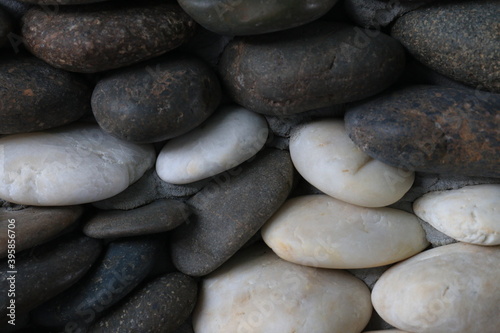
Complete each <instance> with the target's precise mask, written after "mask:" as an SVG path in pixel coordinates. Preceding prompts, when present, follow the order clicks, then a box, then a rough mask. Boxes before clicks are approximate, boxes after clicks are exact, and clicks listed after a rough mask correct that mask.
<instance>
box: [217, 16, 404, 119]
mask: <svg viewBox="0 0 500 333" xmlns="http://www.w3.org/2000/svg"><path fill="white" fill-rule="evenodd" d="M372 34H373V32H372V31H370V30H364V29H360V28H359V27H354V26H350V25H346V24H341V23H329V22H322V21H317V22H314V23H312V24H308V25H306V26H303V27H299V28H295V29H290V30H286V31H282V32H277V33H272V34H265V35H261V36H252V37H241V38H235V39H233V40H232V41H231V42H230V43H229V44H228V46H227V47H226V49H225V50H224V52H223V54H222V57H221V60H220V62H219V72H220V76H221V79H222V81H223V83H224V85H225V88H226V91H227V93H228V95H229V96H230V97H231V98H232V99H233V100H234V101H235V102H236V103H238V104H240V105H242V106H244V107H246V108H247V109H249V110H251V111H255V112H259V113H263V114H267V115H280V116H286V115H290V114H294V113H299V112H304V111H309V110H313V109H318V108H322V107H327V106H332V105H334V104H342V103H347V102H352V101H356V100H360V99H363V98H366V97H368V96H372V95H374V94H377V93H379V92H380V91H382V90H384V89H385V88H387V87H388V86H390V85H391V84H392V83H393V82H394V81H395V80H396V79H397V77H398V75H399V74H400V73H401V72H402V70H403V68H404V62H405V55H404V49H403V48H402V46H401V45H400V44H399V43H398V42H397V41H396V40H394V39H393V38H390V37H389V36H387V35H385V34H383V33H380V32H377V33H376V35H375V36H372Z"/></svg>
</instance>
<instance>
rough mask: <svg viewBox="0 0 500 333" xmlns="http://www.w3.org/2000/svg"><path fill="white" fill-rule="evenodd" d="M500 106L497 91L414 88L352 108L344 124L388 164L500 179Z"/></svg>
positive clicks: (363, 146) (358, 142) (368, 150)
mask: <svg viewBox="0 0 500 333" xmlns="http://www.w3.org/2000/svg"><path fill="white" fill-rule="evenodd" d="M483 97H485V98H483ZM499 105H500V95H496V94H487V95H484V94H483V93H481V94H480V95H479V97H478V96H476V95H475V94H471V93H470V91H469V90H461V89H453V88H445V87H437V86H411V87H407V88H404V89H401V90H398V91H396V92H393V93H388V94H385V95H382V96H379V97H377V98H375V99H373V100H370V101H367V102H365V103H362V104H360V105H357V106H354V107H352V108H350V109H348V111H347V113H346V115H345V125H346V130H347V133H348V134H349V137H350V138H351V139H352V140H353V141H354V143H356V145H358V146H359V147H360V148H361V149H362V150H363V151H364V152H365V153H367V154H368V155H370V156H372V157H373V158H376V159H378V160H380V161H382V162H384V163H387V164H389V165H393V166H395V167H401V168H405V169H408V170H416V171H421V172H429V173H443V174H461V175H467V176H480V177H500V169H499V168H498V165H500V155H499V154H498V151H499V149H500V133H499V131H498V127H499V126H500V118H499V117H498V107H499Z"/></svg>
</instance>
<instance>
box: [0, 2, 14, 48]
mask: <svg viewBox="0 0 500 333" xmlns="http://www.w3.org/2000/svg"><path fill="white" fill-rule="evenodd" d="M11 31H12V20H11V18H10V16H9V14H8V13H7V12H6V11H5V10H3V9H2V8H1V7H0V46H2V45H3V44H5V43H6V42H7V40H8V35H9V33H10V32H11Z"/></svg>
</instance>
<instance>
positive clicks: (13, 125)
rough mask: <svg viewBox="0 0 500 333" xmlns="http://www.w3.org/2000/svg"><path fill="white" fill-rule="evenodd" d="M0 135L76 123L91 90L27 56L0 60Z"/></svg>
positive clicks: (86, 108) (87, 104)
mask: <svg viewBox="0 0 500 333" xmlns="http://www.w3.org/2000/svg"><path fill="white" fill-rule="evenodd" d="M0 87H1V89H0V117H1V118H2V122H1V123H0V134H13V133H26V132H33V131H38V130H44V129H48V128H52V127H57V126H61V125H65V124H68V123H71V122H73V121H76V120H78V119H79V118H80V117H82V116H83V115H84V114H85V113H86V112H88V111H90V96H91V94H92V90H91V88H90V86H89V85H88V84H87V83H86V82H85V80H84V79H83V78H81V77H79V76H77V75H76V74H72V73H68V72H65V71H63V70H60V69H57V68H53V67H51V66H49V65H47V64H46V63H45V62H43V61H41V60H39V59H37V58H35V57H27V56H19V55H14V56H12V57H2V58H0Z"/></svg>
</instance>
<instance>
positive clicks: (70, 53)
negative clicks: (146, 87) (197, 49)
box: [22, 1, 195, 73]
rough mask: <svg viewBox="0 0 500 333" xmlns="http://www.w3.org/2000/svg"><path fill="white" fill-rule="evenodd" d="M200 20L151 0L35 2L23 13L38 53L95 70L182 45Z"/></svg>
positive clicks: (30, 43) (57, 62) (65, 66)
mask: <svg viewBox="0 0 500 333" xmlns="http://www.w3.org/2000/svg"><path fill="white" fill-rule="evenodd" d="M194 28H195V23H194V21H193V20H192V19H191V18H190V17H189V16H188V15H187V14H186V13H184V11H182V9H181V8H180V7H179V6H178V5H174V4H164V3H159V2H151V1H146V2H143V3H141V4H137V3H134V2H129V3H128V4H125V5H124V4H123V3H121V2H119V3H117V2H103V3H97V4H91V5H81V6H62V7H58V10H57V11H44V10H43V8H39V7H34V8H32V9H30V10H29V11H28V12H27V13H26V15H25V16H24V17H23V30H22V33H23V36H24V38H25V41H26V44H27V46H28V48H29V49H30V50H31V52H33V54H35V55H36V56H37V57H39V58H41V59H43V60H45V61H46V62H48V63H49V64H51V65H52V66H54V67H58V68H63V69H66V70H69V71H75V72H84V73H93V72H100V71H105V70H108V69H113V68H118V67H124V66H128V65H131V64H133V63H136V62H139V61H143V60H146V59H149V58H153V57H156V56H159V55H161V54H163V53H165V52H167V51H170V50H172V49H174V48H176V47H178V46H180V45H181V44H182V43H183V42H184V41H186V40H187V39H188V38H189V37H191V35H192V34H193V31H194Z"/></svg>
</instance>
